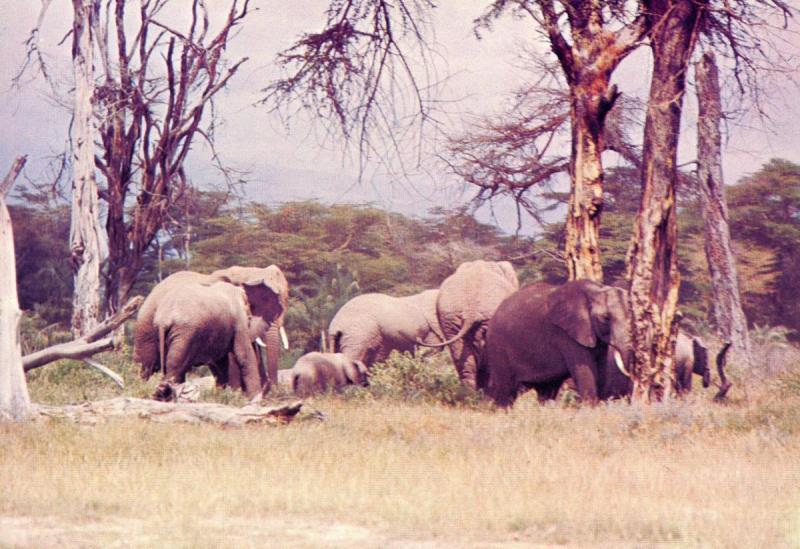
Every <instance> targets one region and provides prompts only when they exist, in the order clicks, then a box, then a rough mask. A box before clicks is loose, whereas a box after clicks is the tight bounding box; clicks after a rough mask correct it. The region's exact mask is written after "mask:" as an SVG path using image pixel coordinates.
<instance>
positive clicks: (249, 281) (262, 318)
mask: <svg viewBox="0 0 800 549" xmlns="http://www.w3.org/2000/svg"><path fill="white" fill-rule="evenodd" d="M217 282H227V283H229V284H232V285H235V286H237V287H241V288H244V289H245V290H246V294H252V298H250V299H252V303H251V305H255V306H256V308H257V309H258V310H256V311H250V318H251V320H250V322H251V324H252V325H251V326H250V330H251V331H252V332H253V333H252V334H251V335H255V336H256V337H255V339H254V340H255V341H257V342H258V344H259V346H260V347H262V348H264V349H265V350H266V355H267V370H266V371H264V372H263V373H262V378H263V379H264V380H265V381H266V379H267V378H269V379H270V380H274V379H275V378H276V376H277V370H278V359H279V354H280V340H281V339H283V344H284V347H286V348H288V340H287V338H286V333H285V331H284V330H283V318H284V315H285V312H286V309H287V308H288V301H289V284H288V282H287V281H286V277H284V275H283V273H282V272H281V270H280V269H279V268H278V267H277V266H275V265H270V266H269V267H266V268H256V267H238V266H234V267H229V268H227V269H221V270H218V271H214V272H213V273H211V274H210V275H209V274H202V273H196V272H192V271H180V272H177V273H174V274H172V275H170V276H168V277H167V278H165V279H164V280H163V281H161V282H160V283H159V284H157V285H156V286H155V287H154V288H153V290H152V291H151V292H150V294H149V295H148V296H147V298H146V299H145V300H144V303H142V306H141V308H140V309H139V314H138V316H137V319H136V328H135V334H134V359H135V360H136V361H137V362H138V363H139V364H140V365H141V370H140V375H141V377H142V379H145V380H146V379H149V378H150V376H152V375H153V373H154V372H155V370H156V369H157V368H158V367H159V365H160V359H159V347H158V329H157V327H156V325H155V323H154V319H155V316H156V313H157V312H158V311H159V310H160V309H161V308H162V302H163V301H164V300H165V299H167V298H168V297H169V296H170V295H172V294H173V293H176V295H181V294H182V293H184V292H186V291H187V288H194V287H195V286H198V285H200V286H209V285H212V284H214V283H217ZM195 365H196V364H192V365H190V366H195ZM259 368H260V370H261V369H263V367H262V366H261V364H260V362H259ZM214 374H215V377H216V379H217V382H218V383H219V384H220V385H224V384H226V383H229V382H230V384H231V386H233V387H235V388H240V387H241V385H242V380H241V375H238V374H234V375H233V376H230V375H229V373H228V372H227V371H226V372H221V371H219V370H217V371H215V372H214Z"/></svg>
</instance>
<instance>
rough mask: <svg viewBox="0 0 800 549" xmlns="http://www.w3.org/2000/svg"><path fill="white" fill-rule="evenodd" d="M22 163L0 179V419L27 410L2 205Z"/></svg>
mask: <svg viewBox="0 0 800 549" xmlns="http://www.w3.org/2000/svg"><path fill="white" fill-rule="evenodd" d="M24 165H25V157H24V156H21V157H19V158H17V159H16V160H15V161H14V164H13V166H12V167H11V170H10V171H9V172H8V175H7V176H6V177H5V179H4V180H3V181H2V183H0V265H2V268H0V420H2V419H6V418H10V419H11V420H13V421H20V420H23V419H26V418H27V417H28V416H29V414H30V410H31V401H30V396H28V385H27V383H26V382H25V373H24V372H23V370H22V349H21V347H20V342H19V318H20V316H21V314H22V313H21V312H20V310H19V301H18V300H17V267H16V262H15V259H14V233H13V230H12V227H11V216H10V215H9V214H8V208H6V194H7V193H8V191H9V190H10V189H11V185H13V183H14V180H15V179H16V178H17V176H18V175H19V172H20V171H21V170H22V167H23V166H24Z"/></svg>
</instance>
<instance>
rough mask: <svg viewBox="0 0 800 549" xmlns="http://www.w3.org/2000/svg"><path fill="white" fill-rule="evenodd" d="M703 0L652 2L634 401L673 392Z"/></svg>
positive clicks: (632, 269) (637, 244)
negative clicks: (691, 97)
mask: <svg viewBox="0 0 800 549" xmlns="http://www.w3.org/2000/svg"><path fill="white" fill-rule="evenodd" d="M703 5H704V2H700V1H698V0H673V1H667V0H659V1H655V2H651V17H658V18H659V20H658V24H657V25H654V27H653V32H652V34H651V47H652V51H653V75H652V80H651V84H650V97H649V99H648V104H647V116H646V120H645V129H644V150H643V153H644V163H643V164H644V168H643V170H642V178H643V181H642V202H641V206H640V209H639V215H638V217H637V219H636V224H635V226H634V234H633V241H632V243H631V248H630V250H629V252H628V266H627V277H628V279H629V280H630V282H631V286H630V298H631V309H632V314H633V321H632V330H631V332H632V334H631V335H632V336H633V344H634V364H633V365H632V368H631V377H632V380H633V398H634V400H639V401H645V402H651V401H658V400H661V399H663V398H664V396H665V395H666V394H667V392H668V391H670V390H671V387H673V383H672V380H671V379H670V378H671V376H672V370H673V368H672V362H673V357H674V354H675V339H676V337H677V333H678V326H677V322H675V320H676V319H675V310H676V306H677V303H678V289H679V286H680V275H679V273H678V268H677V249H676V246H677V223H676V216H675V208H676V200H675V187H676V183H677V179H678V171H677V155H678V137H679V135H680V121H681V112H682V108H683V96H684V92H685V88H686V70H687V67H688V64H689V59H690V57H691V55H692V51H693V50H694V45H695V43H696V41H697V34H698V26H699V22H700V19H701V13H702V10H703Z"/></svg>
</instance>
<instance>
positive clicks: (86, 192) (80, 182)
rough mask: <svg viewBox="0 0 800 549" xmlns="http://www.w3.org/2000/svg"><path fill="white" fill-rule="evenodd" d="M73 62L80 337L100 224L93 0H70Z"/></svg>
mask: <svg viewBox="0 0 800 549" xmlns="http://www.w3.org/2000/svg"><path fill="white" fill-rule="evenodd" d="M72 5H73V9H74V20H73V24H72V33H73V36H72V39H73V41H72V63H73V68H74V74H75V114H74V121H73V127H72V151H73V155H74V156H73V173H74V175H73V183H72V185H73V187H72V223H71V226H70V251H71V255H72V268H73V272H74V280H75V288H74V290H73V292H74V293H73V298H72V332H73V333H74V334H75V336H76V337H77V336H80V335H82V334H84V333H86V332H87V331H88V330H91V329H92V327H93V326H94V325H95V324H96V323H97V318H98V315H99V312H100V225H99V214H100V211H99V207H98V196H97V182H96V181H95V174H94V120H93V116H94V112H93V102H92V101H93V96H94V68H93V66H92V48H93V43H92V22H91V20H92V15H93V13H94V0H73V2H72Z"/></svg>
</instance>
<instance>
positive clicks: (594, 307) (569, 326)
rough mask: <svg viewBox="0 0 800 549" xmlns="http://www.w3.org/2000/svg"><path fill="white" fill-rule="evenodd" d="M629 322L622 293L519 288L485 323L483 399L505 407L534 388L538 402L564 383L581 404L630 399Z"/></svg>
mask: <svg viewBox="0 0 800 549" xmlns="http://www.w3.org/2000/svg"><path fill="white" fill-rule="evenodd" d="M630 320H631V313H630V308H629V306H628V299H627V294H626V293H625V291H624V290H622V289H621V288H614V287H609V286H603V285H602V284H598V283H597V282H593V281H590V280H579V281H573V282H567V283H566V284H563V285H562V286H560V287H557V288H556V289H553V290H549V291H548V290H547V289H546V288H545V287H543V286H540V285H532V286H527V287H525V288H523V289H521V290H520V291H518V292H516V293H515V294H513V295H511V296H510V297H509V298H508V299H506V300H505V301H504V302H503V303H502V304H501V305H500V306H499V307H498V308H497V311H496V312H495V314H494V316H493V317H492V319H491V320H490V321H489V327H488V331H487V336H486V355H485V356H486V359H485V361H484V362H483V363H482V364H481V376H482V377H484V376H485V379H486V391H485V392H486V394H487V395H488V396H489V397H490V398H491V399H493V400H494V401H495V403H496V404H498V405H499V406H511V405H512V404H513V403H514V401H515V399H516V398H517V395H518V394H519V393H520V392H521V391H524V390H527V389H536V392H537V395H538V397H539V401H540V402H543V401H546V400H549V399H554V398H555V397H556V394H557V393H558V389H559V388H560V387H561V384H562V383H563V382H564V381H565V380H566V379H567V378H569V377H572V379H573V381H574V383H575V386H576V390H577V392H578V395H579V396H580V397H581V399H582V400H583V401H585V402H589V403H595V402H597V400H598V399H607V398H612V397H618V396H623V395H626V394H629V393H630V391H631V381H630V379H629V377H627V370H626V364H629V361H630V360H631V357H632V356H633V347H632V343H631V335H630Z"/></svg>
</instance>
